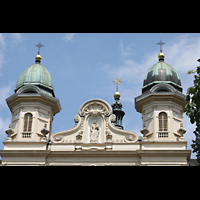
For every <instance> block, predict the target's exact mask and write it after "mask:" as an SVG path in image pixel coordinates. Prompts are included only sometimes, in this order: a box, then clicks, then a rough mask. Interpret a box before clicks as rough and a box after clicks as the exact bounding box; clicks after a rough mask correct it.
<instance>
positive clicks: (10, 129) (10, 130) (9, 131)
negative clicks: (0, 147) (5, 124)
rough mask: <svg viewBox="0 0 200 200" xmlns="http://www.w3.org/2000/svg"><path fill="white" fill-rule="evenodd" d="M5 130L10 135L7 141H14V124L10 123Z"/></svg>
mask: <svg viewBox="0 0 200 200" xmlns="http://www.w3.org/2000/svg"><path fill="white" fill-rule="evenodd" d="M5 132H6V134H7V135H8V138H7V139H6V141H12V138H11V136H12V134H13V133H14V130H13V129H12V125H11V124H9V128H8V129H7V130H6V131H5Z"/></svg>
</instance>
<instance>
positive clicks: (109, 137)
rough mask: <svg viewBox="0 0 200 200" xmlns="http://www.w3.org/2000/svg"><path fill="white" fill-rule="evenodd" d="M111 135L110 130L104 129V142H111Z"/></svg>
mask: <svg viewBox="0 0 200 200" xmlns="http://www.w3.org/2000/svg"><path fill="white" fill-rule="evenodd" d="M112 137H113V136H112V135H111V133H110V131H106V142H112Z"/></svg>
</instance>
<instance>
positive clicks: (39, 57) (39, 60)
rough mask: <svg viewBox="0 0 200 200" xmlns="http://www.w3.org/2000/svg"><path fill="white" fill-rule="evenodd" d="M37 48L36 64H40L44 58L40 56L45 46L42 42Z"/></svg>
mask: <svg viewBox="0 0 200 200" xmlns="http://www.w3.org/2000/svg"><path fill="white" fill-rule="evenodd" d="M35 46H36V47H38V55H36V56H35V62H36V63H40V62H41V60H42V56H41V55H40V48H41V47H44V45H42V44H41V42H39V44H37V45H35Z"/></svg>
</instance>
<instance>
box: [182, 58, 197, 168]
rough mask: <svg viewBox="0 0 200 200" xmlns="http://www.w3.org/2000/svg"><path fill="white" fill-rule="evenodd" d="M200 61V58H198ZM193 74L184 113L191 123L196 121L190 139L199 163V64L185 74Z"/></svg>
mask: <svg viewBox="0 0 200 200" xmlns="http://www.w3.org/2000/svg"><path fill="white" fill-rule="evenodd" d="M198 61H200V60H198ZM193 73H197V75H194V86H191V87H189V88H188V89H187V94H186V96H185V101H186V102H187V104H186V106H185V112H186V115H187V116H188V117H189V118H190V122H191V123H192V124H194V123H196V126H197V127H196V130H195V131H194V132H193V133H194V134H195V136H196V138H195V140H192V142H193V144H192V145H191V147H192V149H193V153H194V152H196V153H197V154H196V156H197V161H198V163H199V165H200V66H198V67H197V69H196V71H193V70H191V71H188V73H187V74H193Z"/></svg>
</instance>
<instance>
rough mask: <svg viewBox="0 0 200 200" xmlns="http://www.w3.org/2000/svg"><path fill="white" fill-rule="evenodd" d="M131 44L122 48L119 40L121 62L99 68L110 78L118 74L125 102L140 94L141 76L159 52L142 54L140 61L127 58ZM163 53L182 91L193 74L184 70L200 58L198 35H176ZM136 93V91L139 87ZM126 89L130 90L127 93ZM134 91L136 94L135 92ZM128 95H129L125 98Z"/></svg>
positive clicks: (156, 58)
mask: <svg viewBox="0 0 200 200" xmlns="http://www.w3.org/2000/svg"><path fill="white" fill-rule="evenodd" d="M132 46H133V44H132V43H131V44H129V45H127V47H126V48H125V47H124V44H123V40H121V41H120V42H119V49H120V55H121V56H122V57H123V58H125V59H124V60H123V63H122V64H121V65H120V66H118V67H116V66H112V65H110V64H108V63H107V64H104V66H102V67H101V69H102V70H104V71H106V72H107V74H108V75H109V76H110V77H112V78H115V77H119V78H120V79H121V80H122V81H123V85H124V86H125V87H124V93H126V94H127V95H126V98H125V99H124V100H125V101H128V102H131V101H133V98H135V97H136V96H138V95H140V94H141V88H142V84H143V79H144V76H145V74H146V72H147V71H148V69H149V68H150V67H151V66H153V65H154V64H155V63H156V62H158V57H157V56H158V53H159V51H152V52H150V53H149V54H145V55H144V56H143V58H142V59H141V61H140V62H136V61H134V60H133V59H130V58H129V59H128V58H127V56H128V55H131V53H132V49H131V47H132ZM163 52H164V54H165V62H166V63H168V64H170V65H171V66H172V67H174V68H175V69H176V71H177V72H178V74H179V76H180V78H181V82H182V87H183V92H184V93H185V92H186V90H187V88H188V87H190V86H191V85H192V84H193V79H194V77H193V75H190V76H189V75H187V72H188V70H192V69H193V70H195V69H196V66H197V65H198V62H197V59H198V58H200V37H196V38H190V37H189V35H184V36H180V37H176V38H175V39H174V40H172V41H170V42H169V43H168V44H166V45H165V48H164V50H163ZM138 87H139V89H140V92H139V93H138V91H139V89H138ZM130 90H131V91H132V92H130ZM136 92H137V93H136ZM129 97H130V98H129Z"/></svg>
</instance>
